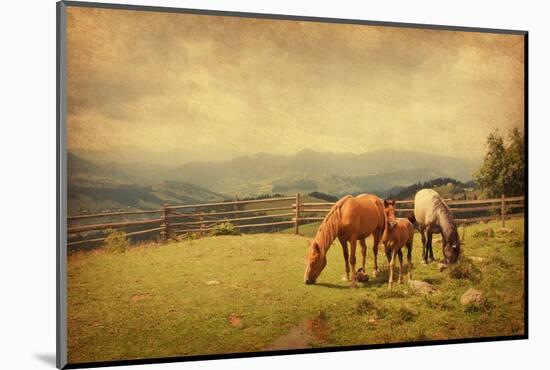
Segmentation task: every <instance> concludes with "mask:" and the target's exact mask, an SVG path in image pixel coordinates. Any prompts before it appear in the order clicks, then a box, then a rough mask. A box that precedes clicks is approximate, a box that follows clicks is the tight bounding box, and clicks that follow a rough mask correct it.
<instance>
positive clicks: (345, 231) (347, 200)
mask: <svg viewBox="0 0 550 370" xmlns="http://www.w3.org/2000/svg"><path fill="white" fill-rule="evenodd" d="M383 232H384V204H383V203H382V200H381V199H380V198H378V197H377V196H375V195H370V194H361V195H359V196H357V197H355V198H354V197H353V196H351V195H347V196H345V197H343V198H342V199H340V200H339V201H338V202H336V204H334V206H333V207H332V208H331V209H330V211H329V213H328V214H327V215H326V216H325V219H324V220H323V222H322V223H321V226H319V229H318V230H317V234H316V235H315V238H314V239H313V240H312V241H311V242H310V245H309V251H308V254H307V266H306V272H305V274H304V281H305V283H306V284H314V283H315V281H316V279H317V277H318V276H319V275H320V274H321V271H323V269H324V268H325V266H326V264H327V257H326V256H327V252H328V250H329V248H330V246H331V245H332V242H333V241H334V239H336V238H338V240H339V241H340V244H341V245H342V251H343V253H344V263H345V268H346V275H345V276H344V279H346V280H350V274H349V272H350V265H351V286H352V287H355V280H356V271H355V251H356V248H357V241H359V243H360V244H361V252H362V254H363V263H362V266H363V269H364V268H365V260H366V254H367V245H366V243H365V239H366V238H367V237H368V236H370V235H373V237H374V244H373V247H372V250H373V253H374V271H373V275H374V276H377V275H378V264H377V255H378V243H379V242H380V239H381V238H382V233H383ZM348 242H349V244H350V252H351V254H348V247H347V243H348Z"/></svg>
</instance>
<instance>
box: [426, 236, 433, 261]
mask: <svg viewBox="0 0 550 370" xmlns="http://www.w3.org/2000/svg"><path fill="white" fill-rule="evenodd" d="M432 236H433V233H432V232H431V231H430V230H428V242H427V243H426V247H427V250H426V255H427V256H426V257H428V260H429V261H433V260H434V250H433V247H432Z"/></svg>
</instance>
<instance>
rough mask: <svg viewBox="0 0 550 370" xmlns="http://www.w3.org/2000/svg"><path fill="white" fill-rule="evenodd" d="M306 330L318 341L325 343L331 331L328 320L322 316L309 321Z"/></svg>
mask: <svg viewBox="0 0 550 370" xmlns="http://www.w3.org/2000/svg"><path fill="white" fill-rule="evenodd" d="M306 328H307V331H308V333H310V334H311V336H313V339H315V340H316V341H325V340H326V339H327V336H328V334H329V331H330V329H329V326H328V323H327V320H326V318H325V317H323V316H322V315H320V316H318V317H315V318H313V319H310V320H307V321H306Z"/></svg>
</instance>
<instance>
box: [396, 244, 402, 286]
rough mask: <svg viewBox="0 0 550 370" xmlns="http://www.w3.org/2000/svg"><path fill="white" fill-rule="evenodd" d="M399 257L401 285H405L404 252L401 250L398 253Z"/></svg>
mask: <svg viewBox="0 0 550 370" xmlns="http://www.w3.org/2000/svg"><path fill="white" fill-rule="evenodd" d="M397 257H399V284H403V252H402V251H401V249H399V250H398V251H397Z"/></svg>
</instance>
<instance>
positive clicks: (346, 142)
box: [67, 7, 524, 162]
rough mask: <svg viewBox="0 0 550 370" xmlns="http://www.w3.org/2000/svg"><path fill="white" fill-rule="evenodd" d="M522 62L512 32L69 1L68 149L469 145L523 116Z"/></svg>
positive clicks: (458, 149) (173, 156)
mask: <svg viewBox="0 0 550 370" xmlns="http://www.w3.org/2000/svg"><path fill="white" fill-rule="evenodd" d="M523 63H524V61H523V37H522V36H510V35H496V34H483V33H470V32H450V31H435V30H419V29H405V28H391V27H374V26H362V25H338V24H327V23H313V22H294V21H292V22H291V21H280V20H277V21H275V20H260V19H247V18H236V17H218V16H203V15H200V16H199V15H188V14H169V13H153V12H138V11H127V10H108V9H102V10H99V9H87V8H76V7H69V8H68V68H67V70H68V84H69V90H68V97H69V98H68V99H69V101H68V111H69V115H68V138H69V139H68V140H69V150H71V151H75V152H77V153H96V154H97V153H104V154H105V153H107V154H109V155H111V156H112V157H115V158H117V157H118V158H120V159H121V160H127V159H128V158H132V159H135V160H145V159H151V160H153V159H158V158H161V157H164V158H166V159H167V160H173V161H175V162H186V161H190V160H217V159H224V158H233V157H235V156H239V155H244V154H252V153H256V152H270V153H276V154H293V153H295V152H297V151H299V150H302V149H304V148H310V149H314V150H318V151H333V152H355V153H360V152H366V151H371V150H376V149H381V148H395V149H408V150H417V151H423V152H430V153H433V152H437V153H440V154H445V155H451V156H458V157H473V156H474V157H477V156H480V155H481V154H482V153H483V151H484V147H483V144H484V141H485V137H486V135H487V134H488V132H489V131H490V130H491V129H493V128H496V127H499V128H500V130H502V131H507V130H508V128H510V127H513V126H522V125H523V114H524V107H523V85H524V80H523V77H524V76H523V68H524V66H523Z"/></svg>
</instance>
